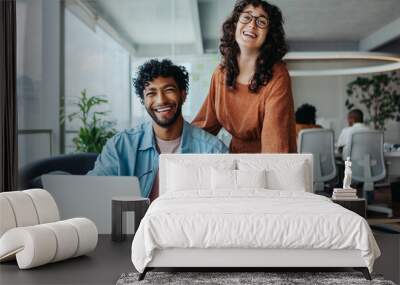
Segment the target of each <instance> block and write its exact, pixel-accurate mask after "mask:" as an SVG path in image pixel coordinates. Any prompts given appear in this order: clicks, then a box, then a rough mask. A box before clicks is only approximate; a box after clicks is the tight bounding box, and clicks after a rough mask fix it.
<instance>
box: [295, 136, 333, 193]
mask: <svg viewBox="0 0 400 285" xmlns="http://www.w3.org/2000/svg"><path fill="white" fill-rule="evenodd" d="M298 152H299V153H312V154H313V160H314V192H320V191H324V188H325V182H327V181H330V180H332V179H334V178H335V177H336V173H337V170H336V164H335V153H334V142H333V131H332V130H326V129H305V130H301V131H300V133H299V138H298Z"/></svg>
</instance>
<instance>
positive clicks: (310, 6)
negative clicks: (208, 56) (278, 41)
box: [81, 0, 400, 56]
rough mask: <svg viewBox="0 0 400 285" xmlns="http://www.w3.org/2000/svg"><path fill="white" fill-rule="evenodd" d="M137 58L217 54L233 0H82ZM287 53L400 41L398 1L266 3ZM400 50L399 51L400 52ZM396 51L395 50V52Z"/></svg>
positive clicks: (291, 0)
mask: <svg viewBox="0 0 400 285" xmlns="http://www.w3.org/2000/svg"><path fill="white" fill-rule="evenodd" d="M81 1H82V2H83V3H84V4H86V5H88V6H89V7H90V8H91V9H92V10H93V11H94V12H95V13H96V14H97V15H99V16H100V17H102V18H104V19H105V20H106V21H107V22H108V23H109V24H110V25H111V26H112V27H113V28H114V29H115V30H116V31H117V33H118V34H119V35H120V36H121V37H122V38H123V39H125V40H126V42H128V43H130V44H131V45H132V46H133V47H134V48H135V50H136V51H137V53H138V55H139V56H140V55H143V56H145V55H146V53H150V52H152V53H154V52H155V53H161V54H162V53H163V52H166V53H167V54H168V53H170V52H171V50H170V48H172V46H173V48H174V49H175V52H177V53H183V54H184V53H193V52H195V53H202V52H216V51H217V47H218V40H219V37H220V28H221V24H222V22H223V21H224V19H225V18H226V17H227V16H228V14H229V13H230V11H231V10H232V7H233V5H234V2H235V1H234V0H81ZM270 2H271V3H273V4H276V5H277V6H278V7H280V8H281V10H282V13H283V16H284V19H285V31H286V34H287V39H288V42H289V45H290V48H291V51H307V50H313V51H315V50H319V51H324V50H325V51H326V50H352V51H356V50H374V49H377V48H379V47H382V46H385V45H386V44H389V43H393V41H395V40H396V39H398V38H399V37H400V1H399V0H271V1H270ZM399 49H400V48H399ZM399 52H400V50H399Z"/></svg>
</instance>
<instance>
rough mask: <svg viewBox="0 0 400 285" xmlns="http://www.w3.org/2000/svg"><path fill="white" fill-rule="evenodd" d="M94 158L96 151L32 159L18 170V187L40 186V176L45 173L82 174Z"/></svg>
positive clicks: (91, 164) (88, 168)
mask: <svg viewBox="0 0 400 285" xmlns="http://www.w3.org/2000/svg"><path fill="white" fill-rule="evenodd" d="M96 159H97V153H73V154H65V155H59V156H53V157H49V158H45V159H41V160H38V161H34V162H32V163H29V164H27V165H26V166H24V167H22V168H21V169H20V170H19V177H18V178H19V179H18V188H19V189H28V188H42V187H43V185H42V181H41V176H42V175H43V174H46V173H54V174H75V175H84V174H86V173H87V172H88V171H89V170H92V169H93V167H94V163H95V161H96Z"/></svg>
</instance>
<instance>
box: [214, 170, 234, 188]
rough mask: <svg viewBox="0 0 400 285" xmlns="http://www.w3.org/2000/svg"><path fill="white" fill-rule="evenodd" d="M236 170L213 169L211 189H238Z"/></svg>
mask: <svg viewBox="0 0 400 285" xmlns="http://www.w3.org/2000/svg"><path fill="white" fill-rule="evenodd" d="M235 172H236V170H231V169H216V168H214V167H213V168H212V169H211V189H212V190H218V189H225V190H235V189H236V173H235Z"/></svg>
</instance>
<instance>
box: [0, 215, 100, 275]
mask: <svg viewBox="0 0 400 285" xmlns="http://www.w3.org/2000/svg"><path fill="white" fill-rule="evenodd" d="M97 238H98V237H97V228H96V226H95V224H94V223H93V222H92V221H90V220H89V219H86V218H75V219H70V220H65V221H58V222H54V223H48V224H41V225H35V226H28V227H18V228H13V229H11V230H9V231H7V232H6V233H5V234H4V235H3V236H2V237H1V238H0V261H3V260H9V259H13V258H14V257H16V259H17V263H18V266H19V268H20V269H28V268H33V267H36V266H40V265H43V264H46V263H50V262H56V261H60V260H63V259H67V258H71V257H76V256H79V255H83V254H86V253H88V252H90V251H92V250H93V249H94V248H95V247H96V245H97Z"/></svg>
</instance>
